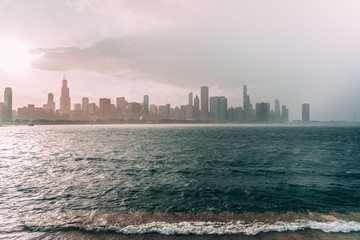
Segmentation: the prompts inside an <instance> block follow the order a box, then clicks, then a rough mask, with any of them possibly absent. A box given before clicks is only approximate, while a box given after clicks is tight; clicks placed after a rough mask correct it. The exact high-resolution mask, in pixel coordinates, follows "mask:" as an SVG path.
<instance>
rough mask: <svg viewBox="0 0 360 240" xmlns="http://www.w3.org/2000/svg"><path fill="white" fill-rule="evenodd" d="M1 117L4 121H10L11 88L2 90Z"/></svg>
mask: <svg viewBox="0 0 360 240" xmlns="http://www.w3.org/2000/svg"><path fill="white" fill-rule="evenodd" d="M3 119H4V120H6V121H12V90H11V88H9V87H8V88H5V91H4V114H3Z"/></svg>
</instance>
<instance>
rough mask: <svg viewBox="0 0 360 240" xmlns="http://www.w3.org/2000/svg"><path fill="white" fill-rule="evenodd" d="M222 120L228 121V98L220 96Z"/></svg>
mask: <svg viewBox="0 0 360 240" xmlns="http://www.w3.org/2000/svg"><path fill="white" fill-rule="evenodd" d="M219 120H220V122H226V120H227V98H225V97H220V116H219Z"/></svg>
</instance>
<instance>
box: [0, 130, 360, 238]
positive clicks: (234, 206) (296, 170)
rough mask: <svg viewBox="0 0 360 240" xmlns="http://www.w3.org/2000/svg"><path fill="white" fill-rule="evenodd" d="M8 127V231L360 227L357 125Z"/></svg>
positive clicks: (0, 229)
mask: <svg viewBox="0 0 360 240" xmlns="http://www.w3.org/2000/svg"><path fill="white" fill-rule="evenodd" d="M0 132H1V138H0V179H1V181H0V236H26V234H30V233H38V234H40V233H41V234H42V233H48V232H56V233H60V234H62V233H63V234H67V233H66V232H68V231H69V230H75V231H78V230H80V231H85V232H99V231H100V232H112V233H117V234H144V233H156V234H162V235H174V234H175V235H176V234H200V235H203V234H220V235H221V234H245V235H257V234H261V233H264V232H274V231H275V232H283V231H299V230H304V229H315V230H319V231H321V232H330V233H347V232H352V233H354V232H355V233H356V232H358V231H359V230H360V216H359V214H358V213H360V205H359V204H358V203H359V201H360V190H359V189H360V162H359V159H360V147H359V146H360V127H358V126H331V127H329V126H246V125H242V126H237V125H203V126H202V125H196V126H192V125H182V126H181V125H180V126H179V125H124V126H122V125H119V126H115V125H114V126H111V125H108V126H98V125H97V126H35V127H33V128H31V127H27V126H14V127H2V128H0ZM289 212H292V213H289ZM64 236H65V235H64Z"/></svg>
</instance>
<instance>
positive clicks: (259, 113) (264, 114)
mask: <svg viewBox="0 0 360 240" xmlns="http://www.w3.org/2000/svg"><path fill="white" fill-rule="evenodd" d="M255 111H256V121H258V122H268V121H269V120H270V103H265V102H261V103H257V104H256V110H255Z"/></svg>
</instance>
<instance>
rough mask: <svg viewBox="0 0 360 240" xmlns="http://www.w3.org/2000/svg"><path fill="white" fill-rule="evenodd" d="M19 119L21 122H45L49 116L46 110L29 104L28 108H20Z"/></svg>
mask: <svg viewBox="0 0 360 240" xmlns="http://www.w3.org/2000/svg"><path fill="white" fill-rule="evenodd" d="M17 118H18V119H20V120H29V121H33V120H43V119H48V114H47V112H46V110H45V109H44V108H37V107H35V105H34V104H28V106H27V107H23V108H18V116H17Z"/></svg>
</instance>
